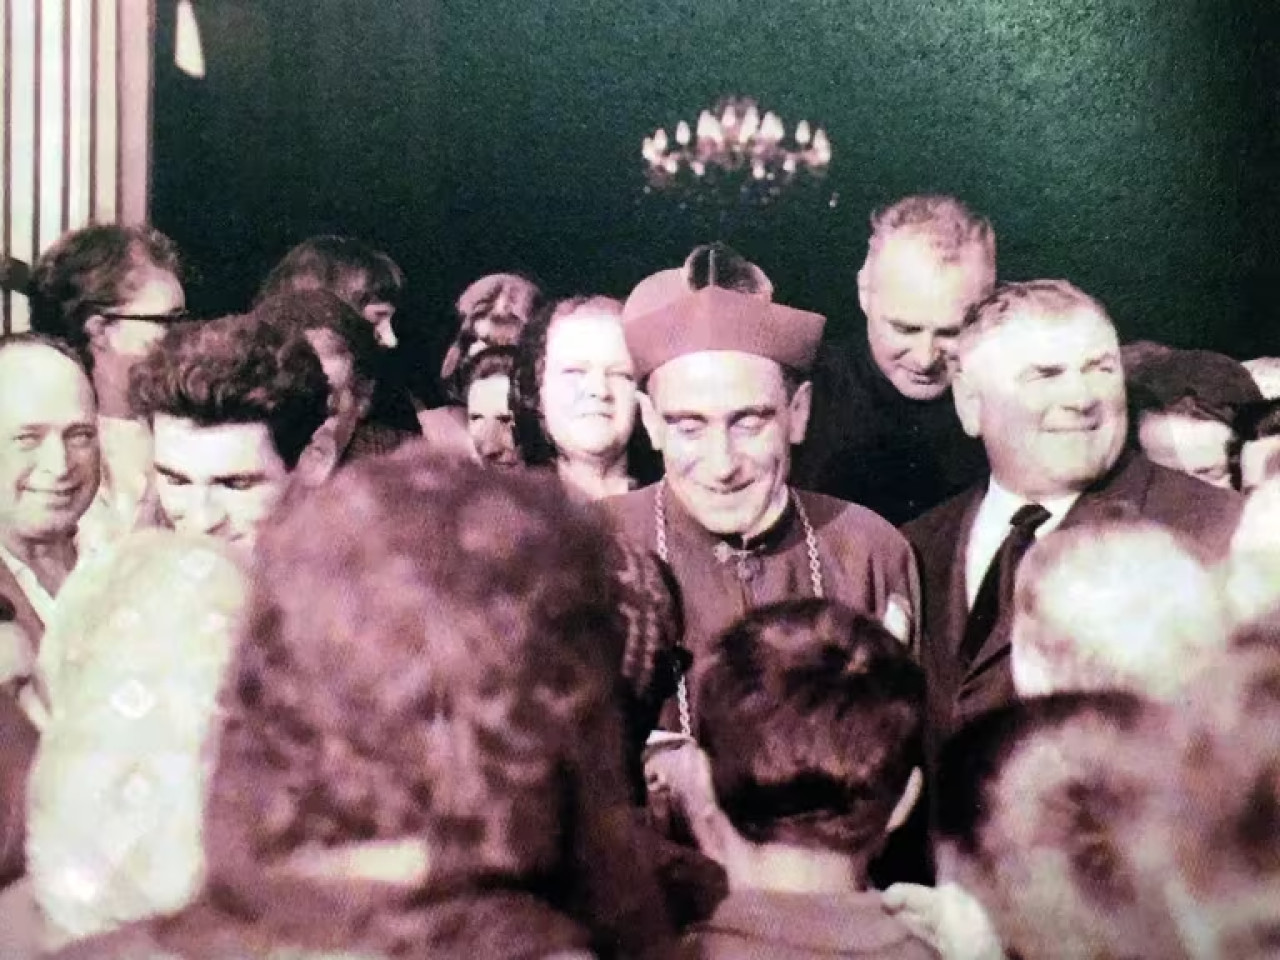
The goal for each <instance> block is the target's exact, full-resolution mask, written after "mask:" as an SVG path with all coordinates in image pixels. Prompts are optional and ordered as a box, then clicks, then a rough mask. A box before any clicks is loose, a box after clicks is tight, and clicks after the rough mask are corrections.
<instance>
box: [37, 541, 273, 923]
mask: <svg viewBox="0 0 1280 960" xmlns="http://www.w3.org/2000/svg"><path fill="white" fill-rule="evenodd" d="M247 592H248V588H247V582H246V578H245V574H244V571H243V569H242V568H241V566H240V564H239V563H238V562H237V560H236V559H235V558H234V557H233V556H232V555H231V554H230V553H229V552H228V551H227V549H226V548H225V547H224V546H223V545H222V544H220V543H219V542H217V541H215V540H212V539H209V538H205V537H198V536H189V535H184V534H178V533H174V532H172V531H168V530H145V531H140V532H137V533H134V534H131V535H130V536H129V537H128V538H126V539H124V540H122V541H120V542H119V543H118V544H117V545H116V546H114V547H113V548H112V549H110V550H108V551H106V552H105V553H102V554H98V555H95V556H92V557H89V558H86V559H85V560H84V561H82V562H81V564H80V565H79V566H78V567H77V568H76V570H75V571H74V572H73V573H72V575H71V576H70V577H69V578H68V579H67V581H66V583H65V584H64V585H63V587H62V589H61V590H60V591H59V594H58V608H57V610H56V612H55V614H54V616H53V618H52V619H51V621H50V623H49V625H48V630H47V632H46V634H45V636H44V639H43V643H42V647H41V659H40V665H41V669H42V672H43V673H44V676H45V678H46V681H47V690H48V692H49V695H50V697H51V713H50V718H49V720H48V722H47V724H46V725H45V729H44V731H43V734H42V737H41V741H40V747H39V751H38V753H37V758H36V763H35V766H34V768H33V770H32V774H31V782H30V785H29V791H28V797H29V818H30V819H29V826H28V873H29V875H30V877H31V882H32V889H33V892H34V895H35V900H36V903H37V904H38V905H39V907H40V910H41V913H42V914H43V916H44V918H45V920H46V921H47V926H48V929H49V935H50V941H51V943H56V942H59V941H63V940H67V939H78V938H81V937H85V936H89V935H91V934H95V933H99V932H103V931H105V930H109V929H111V928H113V927H115V926H118V925H120V924H123V923H126V922H128V921H130V920H135V919H140V918H142V917H146V916H150V915H153V914H159V913H167V912H169V911H171V910H175V909H177V908H179V907H181V906H183V905H184V904H185V903H186V902H187V901H188V900H189V899H190V898H191V897H192V896H194V895H195V893H196V892H197V891H198V890H199V888H200V884H201V881H202V879H203V863H204V854H203V850H204V844H203V831H202V824H203V816H204V790H205V786H206V783H207V778H208V774H209V770H210V767H211V764H212V757H213V745H214V743H215V739H216V732H217V724H216V716H217V713H216V704H217V696H218V691H219V689H220V687H221V685H222V681H223V678H224V674H225V670H226V665H227V663H228V662H229V660H230V658H231V654H232V646H233V643H234V639H235V637H236V635H237V633H238V629H239V617H240V615H241V613H242V609H243V605H244V603H245V600H246V598H247Z"/></svg>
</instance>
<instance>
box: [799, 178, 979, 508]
mask: <svg viewBox="0 0 1280 960" xmlns="http://www.w3.org/2000/svg"><path fill="white" fill-rule="evenodd" d="M995 279H996V248H995V234H994V232H993V231H992V228H991V224H990V223H989V222H988V221H987V220H986V218H984V217H981V216H979V215H977V214H976V213H974V212H973V211H972V210H970V209H969V208H968V207H966V206H965V205H964V204H963V203H961V202H960V201H959V200H957V199H955V198H954V197H949V196H943V195H929V194H926V195H918V196H910V197H906V198H904V199H902V200H899V201H898V202H896V203H894V204H892V205H890V206H889V207H886V208H884V209H881V210H877V211H876V212H875V213H874V214H873V215H872V217H871V237H870V240H869V243H868V251H867V258H866V262H865V263H864V264H863V266H862V269H861V270H860V271H859V272H858V301H859V304H860V305H861V308H862V312H863V313H864V314H865V315H866V319H867V326H866V340H865V341H861V342H859V343H857V344H843V343H839V342H836V341H828V342H827V343H826V344H825V345H824V350H823V354H822V356H821V357H820V359H819V364H818V371H817V374H816V375H815V377H814V411H815V414H814V423H813V428H812V431H811V434H810V436H808V437H807V438H806V440H805V443H804V446H803V447H801V449H800V451H799V454H798V456H797V460H796V477H797V482H798V483H799V485H800V486H802V487H804V488H806V489H810V490H817V491H819V492H822V493H826V494H830V495H831V496H835V497H839V498H840V499H842V500H850V501H852V502H854V503H860V504H863V505H864V506H867V507H869V508H871V509H872V510H874V511H875V512H876V513H879V514H880V515H881V516H883V517H885V518H886V519H888V520H889V521H890V522H892V523H895V524H900V523H905V522H906V521H908V520H910V519H912V518H914V517H916V516H918V515H919V514H921V513H923V512H924V511H925V510H927V509H929V508H930V507H932V506H935V505H936V504H938V503H940V502H941V501H942V500H944V499H946V498H947V497H948V496H950V495H952V494H954V493H958V492H959V491H961V490H963V489H964V488H965V487H966V486H968V485H969V484H970V483H972V482H973V481H975V480H977V479H978V478H979V477H980V476H981V475H982V451H981V446H980V445H979V444H977V443H975V442H974V441H973V440H972V439H970V438H969V437H967V436H966V435H965V433H964V431H963V430H962V429H961V428H960V424H959V422H958V421H957V420H956V415H955V410H954V409H953V407H952V404H951V399H950V393H949V386H950V382H951V373H950V370H949V360H948V358H949V356H950V354H951V353H952V352H953V349H954V344H955V340H956V337H957V336H958V335H959V333H960V331H961V329H962V328H963V326H964V323H965V311H966V310H967V308H968V307H969V306H970V305H971V304H972V303H974V302H976V301H977V300H980V299H981V298H982V297H984V296H986V295H987V294H988V293H989V292H990V291H991V288H992V287H993V286H994V284H995Z"/></svg>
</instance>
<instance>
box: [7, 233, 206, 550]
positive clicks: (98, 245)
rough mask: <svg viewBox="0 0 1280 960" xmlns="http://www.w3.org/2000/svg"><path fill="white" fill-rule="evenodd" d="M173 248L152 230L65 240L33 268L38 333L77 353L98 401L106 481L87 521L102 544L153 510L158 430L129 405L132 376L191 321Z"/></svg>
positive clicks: (89, 535) (84, 529) (87, 536)
mask: <svg viewBox="0 0 1280 960" xmlns="http://www.w3.org/2000/svg"><path fill="white" fill-rule="evenodd" d="M180 277H181V265H180V263H179V259H178V253H177V250H176V249H175V248H174V245H173V242H172V241H171V240H170V239H169V238H168V237H166V236H165V235H164V234H162V233H160V232H159V231H157V230H155V229H153V228H151V227H147V226H121V225H119V224H97V225H94V226H89V227H85V228H83V229H81V230H74V231H72V232H70V233H68V234H65V235H64V236H63V237H62V238H61V239H59V240H58V242H57V243H55V244H54V245H53V246H52V247H50V248H49V249H48V250H47V251H45V253H44V254H43V255H42V256H41V257H40V260H39V261H38V262H37V264H36V267H35V271H34V288H35V290H34V292H35V297H34V300H33V305H34V308H35V309H34V311H33V313H32V320H31V325H32V328H33V329H34V330H35V331H37V332H39V333H43V334H45V335H47V336H50V337H54V338H56V339H58V340H61V341H62V342H64V343H66V344H67V345H68V346H69V347H71V348H72V349H73V350H75V352H76V353H77V354H79V356H80V359H81V361H82V363H83V364H84V366H85V368H86V369H87V370H88V371H89V375H90V377H91V379H92V381H93V389H94V393H95V394H96V396H97V399H98V411H99V422H98V432H99V438H100V440H99V442H100V444H101V448H102V483H101V486H100V487H99V491H98V496H97V499H96V500H95V501H94V503H93V505H92V506H91V508H90V510H89V512H88V513H87V514H86V515H85V517H84V519H83V521H82V523H81V539H82V540H83V541H85V542H90V543H94V544H101V543H104V542H109V541H110V540H113V539H115V538H117V537H118V536H120V535H121V534H123V533H126V532H127V531H129V530H131V529H133V528H134V527H136V526H138V525H139V524H141V523H144V522H145V521H146V519H147V518H148V517H149V516H150V515H151V514H152V513H153V509H152V507H153V503H154V476H153V473H152V469H151V458H152V442H151V431H150V430H149V429H148V427H147V426H146V424H145V423H143V422H142V421H141V420H139V419H138V418H137V417H136V416H135V414H134V411H133V410H132V409H131V407H130V404H129V377H130V374H131V372H132V370H133V368H134V367H135V366H136V365H137V363H138V361H139V360H141V359H142V358H143V357H144V356H146V355H147V353H148V352H149V351H150V349H151V348H152V346H154V345H155V343H156V342H157V341H159V339H160V338H161V337H162V336H164V333H165V331H166V330H167V329H168V328H169V327H170V326H172V325H173V324H175V323H178V322H181V321H184V320H186V319H187V318H188V315H187V312H186V296H185V294H184V293H183V289H182V283H181V280H180Z"/></svg>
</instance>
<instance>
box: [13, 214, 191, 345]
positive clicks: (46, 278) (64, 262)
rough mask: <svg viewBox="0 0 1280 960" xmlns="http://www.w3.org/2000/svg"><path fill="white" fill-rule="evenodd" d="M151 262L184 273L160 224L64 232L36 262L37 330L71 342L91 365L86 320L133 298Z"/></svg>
mask: <svg viewBox="0 0 1280 960" xmlns="http://www.w3.org/2000/svg"><path fill="white" fill-rule="evenodd" d="M147 267H153V268H155V269H157V270H162V271H166V272H168V273H172V274H173V275H174V276H175V277H177V278H178V280H179V281H181V280H182V277H183V271H182V262H181V260H180V258H179V256H178V249H177V247H176V246H174V243H173V241H172V240H170V239H169V238H168V237H166V236H165V235H164V234H163V233H161V232H160V231H159V230H156V229H155V228H154V227H151V226H146V225H139V226H125V225H123V224H118V223H101V224H94V225H93V226H88V227H84V228H82V229H80V230H73V231H71V232H70V233H65V234H63V235H62V236H61V237H60V238H59V239H58V241H57V242H56V243H55V244H54V245H53V246H52V247H50V248H49V249H48V250H46V251H45V252H44V253H43V254H42V255H41V256H40V259H39V260H37V261H36V265H35V269H34V271H33V274H32V289H33V291H34V296H33V297H32V313H31V329H32V330H34V331H35V332H37V333H43V334H46V335H48V336H51V337H56V338H57V339H59V340H62V341H63V342H65V343H67V344H69V345H70V346H71V348H72V349H74V350H75V351H76V353H78V354H79V355H80V357H81V362H82V363H84V364H86V365H88V364H89V363H90V362H91V361H90V357H89V335H88V333H87V331H86V330H85V324H86V323H87V322H88V320H89V318H90V317H91V316H92V315H93V313H94V312H95V311H96V310H101V309H103V308H106V307H113V306H117V305H119V304H121V303H125V302H126V301H128V299H129V298H130V297H131V296H133V294H134V293H135V289H134V284H135V282H136V279H137V277H138V275H139V273H140V272H141V271H142V270H144V269H145V268H147Z"/></svg>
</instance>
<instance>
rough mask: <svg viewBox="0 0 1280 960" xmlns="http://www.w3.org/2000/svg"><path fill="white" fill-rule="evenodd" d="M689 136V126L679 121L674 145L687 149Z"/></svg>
mask: <svg viewBox="0 0 1280 960" xmlns="http://www.w3.org/2000/svg"><path fill="white" fill-rule="evenodd" d="M689 136H690V133H689V125H688V124H687V123H685V122H684V121H683V120H681V121H680V123H679V124H677V126H676V143H678V144H680V146H682V147H687V146H688V145H689Z"/></svg>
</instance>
